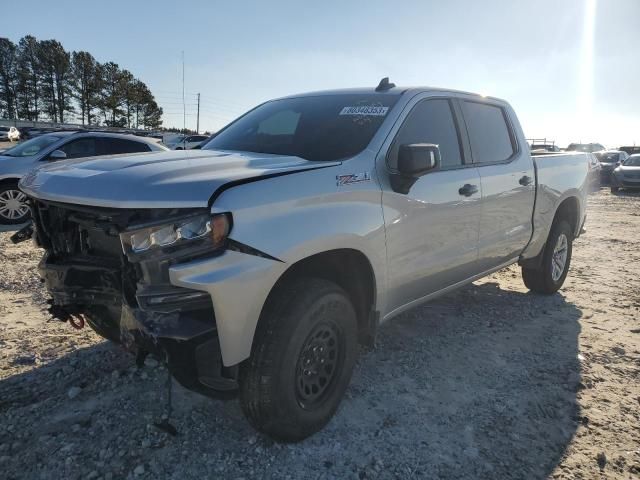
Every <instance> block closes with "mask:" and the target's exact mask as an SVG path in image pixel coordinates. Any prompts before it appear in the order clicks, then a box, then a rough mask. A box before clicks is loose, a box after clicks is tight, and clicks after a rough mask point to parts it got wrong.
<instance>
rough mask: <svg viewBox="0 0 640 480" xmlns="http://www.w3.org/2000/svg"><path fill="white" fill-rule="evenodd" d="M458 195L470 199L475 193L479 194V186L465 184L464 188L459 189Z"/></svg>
mask: <svg viewBox="0 0 640 480" xmlns="http://www.w3.org/2000/svg"><path fill="white" fill-rule="evenodd" d="M458 193H459V194H460V195H464V196H465V197H470V196H471V195H473V194H474V193H478V187H477V185H471V184H469V183H465V184H464V185H463V186H462V187H460V188H459V189H458Z"/></svg>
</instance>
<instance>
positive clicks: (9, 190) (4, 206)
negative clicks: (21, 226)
mask: <svg viewBox="0 0 640 480" xmlns="http://www.w3.org/2000/svg"><path fill="white" fill-rule="evenodd" d="M28 218H29V205H27V196H26V195H25V194H24V193H22V192H21V191H20V189H19V188H18V185H17V184H11V185H4V186H1V187H0V224H4V225H15V224H18V223H24V222H26V221H27V219H28Z"/></svg>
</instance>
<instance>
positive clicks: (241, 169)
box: [20, 150, 340, 208]
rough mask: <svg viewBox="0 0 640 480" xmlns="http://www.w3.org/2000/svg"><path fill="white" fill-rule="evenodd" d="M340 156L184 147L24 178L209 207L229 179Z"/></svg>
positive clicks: (144, 202) (115, 199) (91, 196)
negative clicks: (316, 157)
mask: <svg viewBox="0 0 640 480" xmlns="http://www.w3.org/2000/svg"><path fill="white" fill-rule="evenodd" d="M339 164H340V162H311V161H308V160H304V159H302V158H299V157H292V156H279V155H270V154H261V153H247V152H226V151H215V150H182V151H168V152H159V153H144V154H133V155H126V156H122V155H117V156H110V157H99V158H92V159H89V160H87V159H79V160H65V161H61V162H56V163H52V164H48V165H46V166H44V167H41V168H38V169H36V170H33V171H32V172H30V173H29V174H27V175H25V176H24V177H23V178H22V180H21V181H20V188H21V189H22V190H23V191H24V192H25V193H26V194H27V195H29V196H31V197H34V198H37V199H41V200H50V201H57V202H63V203H72V204H79V205H90V206H96V207H110V208H197V207H207V206H208V204H209V199H210V198H211V197H212V196H213V194H214V193H215V192H216V191H217V190H218V189H220V188H221V187H223V186H224V185H225V184H228V183H230V182H234V183H235V182H242V181H246V180H250V181H253V180H257V179H261V178H268V177H271V176H274V175H284V174H288V173H294V172H299V171H304V170H309V169H316V168H323V167H329V166H333V165H339Z"/></svg>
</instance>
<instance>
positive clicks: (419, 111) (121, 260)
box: [15, 79, 588, 441]
mask: <svg viewBox="0 0 640 480" xmlns="http://www.w3.org/2000/svg"><path fill="white" fill-rule="evenodd" d="M587 169H588V164H587V158H586V155H585V154H581V153H570V154H556V155H546V156H541V157H532V156H531V154H530V152H529V148H528V145H527V143H526V140H525V137H524V135H523V133H522V130H521V128H520V124H519V123H518V120H517V117H516V114H515V113H514V111H513V109H512V108H511V106H510V105H509V104H508V103H507V102H505V101H503V100H499V99H496V98H485V97H482V96H479V95H474V94H468V93H462V92H457V91H450V90H436V89H430V88H396V87H395V86H394V85H393V84H389V82H388V80H386V79H385V80H383V81H382V82H380V85H379V86H378V87H377V88H376V89H374V88H365V89H349V90H337V91H327V92H319V93H318V92H316V93H312V94H306V95H295V96H292V97H285V98H281V99H278V100H273V101H269V102H266V103H264V104H262V105H260V106H258V107H256V108H255V109H253V110H251V111H250V112H249V113H247V114H245V115H244V116H242V117H240V118H239V119H237V120H236V121H234V122H232V123H231V124H230V125H228V126H227V127H225V128H224V129H223V130H222V131H220V132H218V134H217V135H216V136H215V137H213V138H212V139H210V140H209V142H208V143H207V144H206V145H205V146H204V147H203V149H201V150H195V151H186V152H184V153H183V154H182V155H181V156H180V157H179V158H177V157H176V156H175V153H172V152H160V153H152V154H149V155H147V156H146V157H145V161H144V162H138V160H137V159H136V158H135V157H131V156H127V155H122V156H120V157H119V158H112V159H108V160H105V161H98V160H89V161H85V162H82V163H79V164H66V165H65V166H64V167H63V168H56V166H55V165H52V166H50V167H44V168H41V169H38V170H36V171H34V172H33V173H32V174H30V175H28V176H26V177H24V178H23V179H22V181H21V183H20V187H21V188H22V190H23V191H24V192H25V193H26V194H27V195H28V196H29V197H30V201H31V202H32V205H33V208H34V222H35V241H36V243H37V244H38V245H40V246H41V247H42V248H44V249H45V251H46V252H47V254H48V255H47V256H46V257H45V260H44V261H43V262H42V263H41V265H40V272H41V275H42V277H43V279H44V281H45V284H46V287H47V288H48V290H49V292H50V294H51V295H52V297H53V302H54V305H56V314H57V315H58V317H59V318H60V319H63V320H67V319H69V318H71V317H73V316H77V315H83V316H84V318H85V319H86V321H87V322H88V323H89V325H91V326H92V327H93V328H94V329H95V330H96V331H97V332H98V333H99V334H101V335H103V336H104V337H106V338H109V339H111V340H114V341H116V342H119V343H121V344H123V345H125V346H126V347H127V348H131V349H132V350H134V351H138V352H139V354H140V355H143V356H144V353H146V352H152V353H154V354H155V355H157V356H159V357H160V358H162V359H163V360H164V361H166V362H167V363H168V368H169V371H170V372H171V373H172V375H174V377H175V378H176V379H177V380H178V381H179V382H180V383H182V384H183V385H184V386H185V387H187V388H189V389H192V390H195V391H198V392H201V393H205V394H207V395H211V396H230V395H239V397H240V402H241V405H242V408H243V411H244V413H245V415H246V416H247V418H248V419H249V421H250V423H251V424H252V425H253V426H254V427H255V428H257V429H258V430H260V431H262V432H265V433H266V434H268V435H270V436H272V437H273V438H275V439H277V440H284V441H298V440H301V439H303V438H305V437H307V436H309V435H311V434H313V433H314V432H316V431H318V430H319V429H321V428H322V427H323V426H324V425H325V424H326V423H327V422H328V421H329V420H330V419H331V417H332V416H333V414H334V413H335V411H336V409H337V408H338V405H339V403H340V400H341V398H342V396H343V394H344V393H345V390H346V389H347V386H348V384H349V381H350V378H351V374H352V371H353V367H354V364H355V361H356V357H357V355H358V350H359V347H358V342H360V343H363V344H366V345H372V344H373V342H374V340H375V337H376V334H377V332H378V326H379V324H380V323H381V322H384V321H387V320H389V319H390V318H392V317H394V316H396V315H397V314H399V313H401V312H403V311H405V310H407V309H409V308H412V307H414V306H416V305H419V304H421V303H423V302H425V301H428V300H430V299H432V298H435V297H436V296H438V295H442V294H444V293H447V292H450V291H451V290H453V289H456V288H458V287H460V286H462V285H465V284H467V283H470V282H472V281H474V280H476V279H478V278H481V277H483V276H485V275H488V274H490V273H492V272H495V271H496V270H499V269H502V268H504V267H505V266H507V265H510V264H514V263H519V264H520V265H521V267H522V275H523V278H524V282H525V285H526V286H527V287H528V288H529V289H530V290H532V291H534V292H539V293H543V294H551V293H553V292H556V291H557V290H558V289H559V288H560V287H561V286H562V284H563V282H564V280H565V277H566V276H567V272H568V270H569V265H570V262H571V253H572V242H573V240H574V239H575V238H576V237H578V236H579V235H580V233H581V229H582V226H583V223H584V220H585V208H586V187H587V173H588V170H587ZM80 212H81V213H80ZM29 228H31V227H29ZM29 228H27V229H26V230H24V231H23V232H18V234H16V237H15V239H16V240H18V239H23V238H28V237H29V231H30V230H29ZM67 239H76V240H74V241H68V240H67ZM77 239H79V240H77ZM82 239H86V241H84V240H82ZM123 252H124V256H123ZM80 271H81V272H82V275H76V273H79V272H80Z"/></svg>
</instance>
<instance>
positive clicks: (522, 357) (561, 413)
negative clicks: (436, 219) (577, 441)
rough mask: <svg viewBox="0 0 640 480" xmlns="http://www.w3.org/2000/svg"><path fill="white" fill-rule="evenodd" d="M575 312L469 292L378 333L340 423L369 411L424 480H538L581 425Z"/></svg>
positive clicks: (546, 302)
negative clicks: (461, 475) (402, 445)
mask: <svg viewBox="0 0 640 480" xmlns="http://www.w3.org/2000/svg"><path fill="white" fill-rule="evenodd" d="M581 315H582V312H581V311H580V310H579V309H578V308H577V307H576V306H575V305H573V304H572V303H570V302H567V301H566V299H565V298H564V296H562V295H561V294H556V295H552V296H540V295H535V294H531V293H522V292H517V291H512V290H503V289H501V288H500V287H499V286H498V284H497V283H483V284H479V285H469V286H467V287H465V288H463V289H461V290H459V291H458V292H455V293H452V294H450V295H447V296H445V297H442V298H440V299H437V300H435V301H433V302H431V303H429V304H426V305H425V306H423V307H420V308H417V309H415V310H414V311H411V312H407V313H405V314H403V315H401V316H399V317H397V318H396V319H394V320H391V322H389V324H388V325H384V326H383V327H381V329H380V335H379V337H378V338H379V339H380V342H379V346H378V348H377V350H376V351H375V353H373V354H372V355H368V356H366V357H364V358H363V360H362V362H361V363H360V365H359V368H358V372H357V374H356V375H355V380H354V388H353V390H354V391H355V392H356V393H355V394H354V397H355V399H356V400H355V403H356V404H357V405H359V406H355V408H354V405H349V406H347V407H346V410H350V412H349V413H346V414H345V417H346V418H347V419H348V422H349V423H351V424H352V426H353V427H354V428H355V427H356V426H357V425H359V424H360V427H362V425H361V422H360V420H356V418H357V412H358V411H360V412H362V411H363V410H365V409H366V410H368V412H367V414H366V416H367V417H369V418H368V422H373V423H377V430H376V435H380V436H382V438H387V439H389V438H394V437H397V436H401V437H402V438H404V439H406V440H407V442H406V443H407V444H409V445H413V446H414V447H413V448H415V450H416V451H417V452H415V453H414V455H413V456H414V458H415V462H416V464H418V465H420V470H421V472H422V474H423V475H427V476H428V475H429V472H439V473H438V475H436V476H443V477H445V478H449V477H450V478H456V477H457V476H458V475H457V474H456V472H460V471H467V472H468V471H469V470H468V469H466V468H465V469H463V470H460V466H461V465H469V464H471V465H472V466H473V469H472V471H474V472H475V473H474V475H473V476H474V478H485V477H486V478H530V479H531V478H540V479H542V478H547V477H548V476H549V474H550V473H551V472H552V471H553V470H554V468H555V467H556V465H557V464H558V463H559V461H560V460H561V458H562V455H563V453H564V451H565V450H566V448H567V445H568V444H569V442H570V441H571V439H572V437H573V435H574V433H575V431H576V428H577V425H578V421H579V407H578V404H577V399H576V395H577V392H578V391H579V389H580V388H582V386H581V383H580V363H579V360H578V335H579V332H580V326H579V323H578V321H579V319H580V317H581ZM380 447H381V448H382V444H381V445H380Z"/></svg>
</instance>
